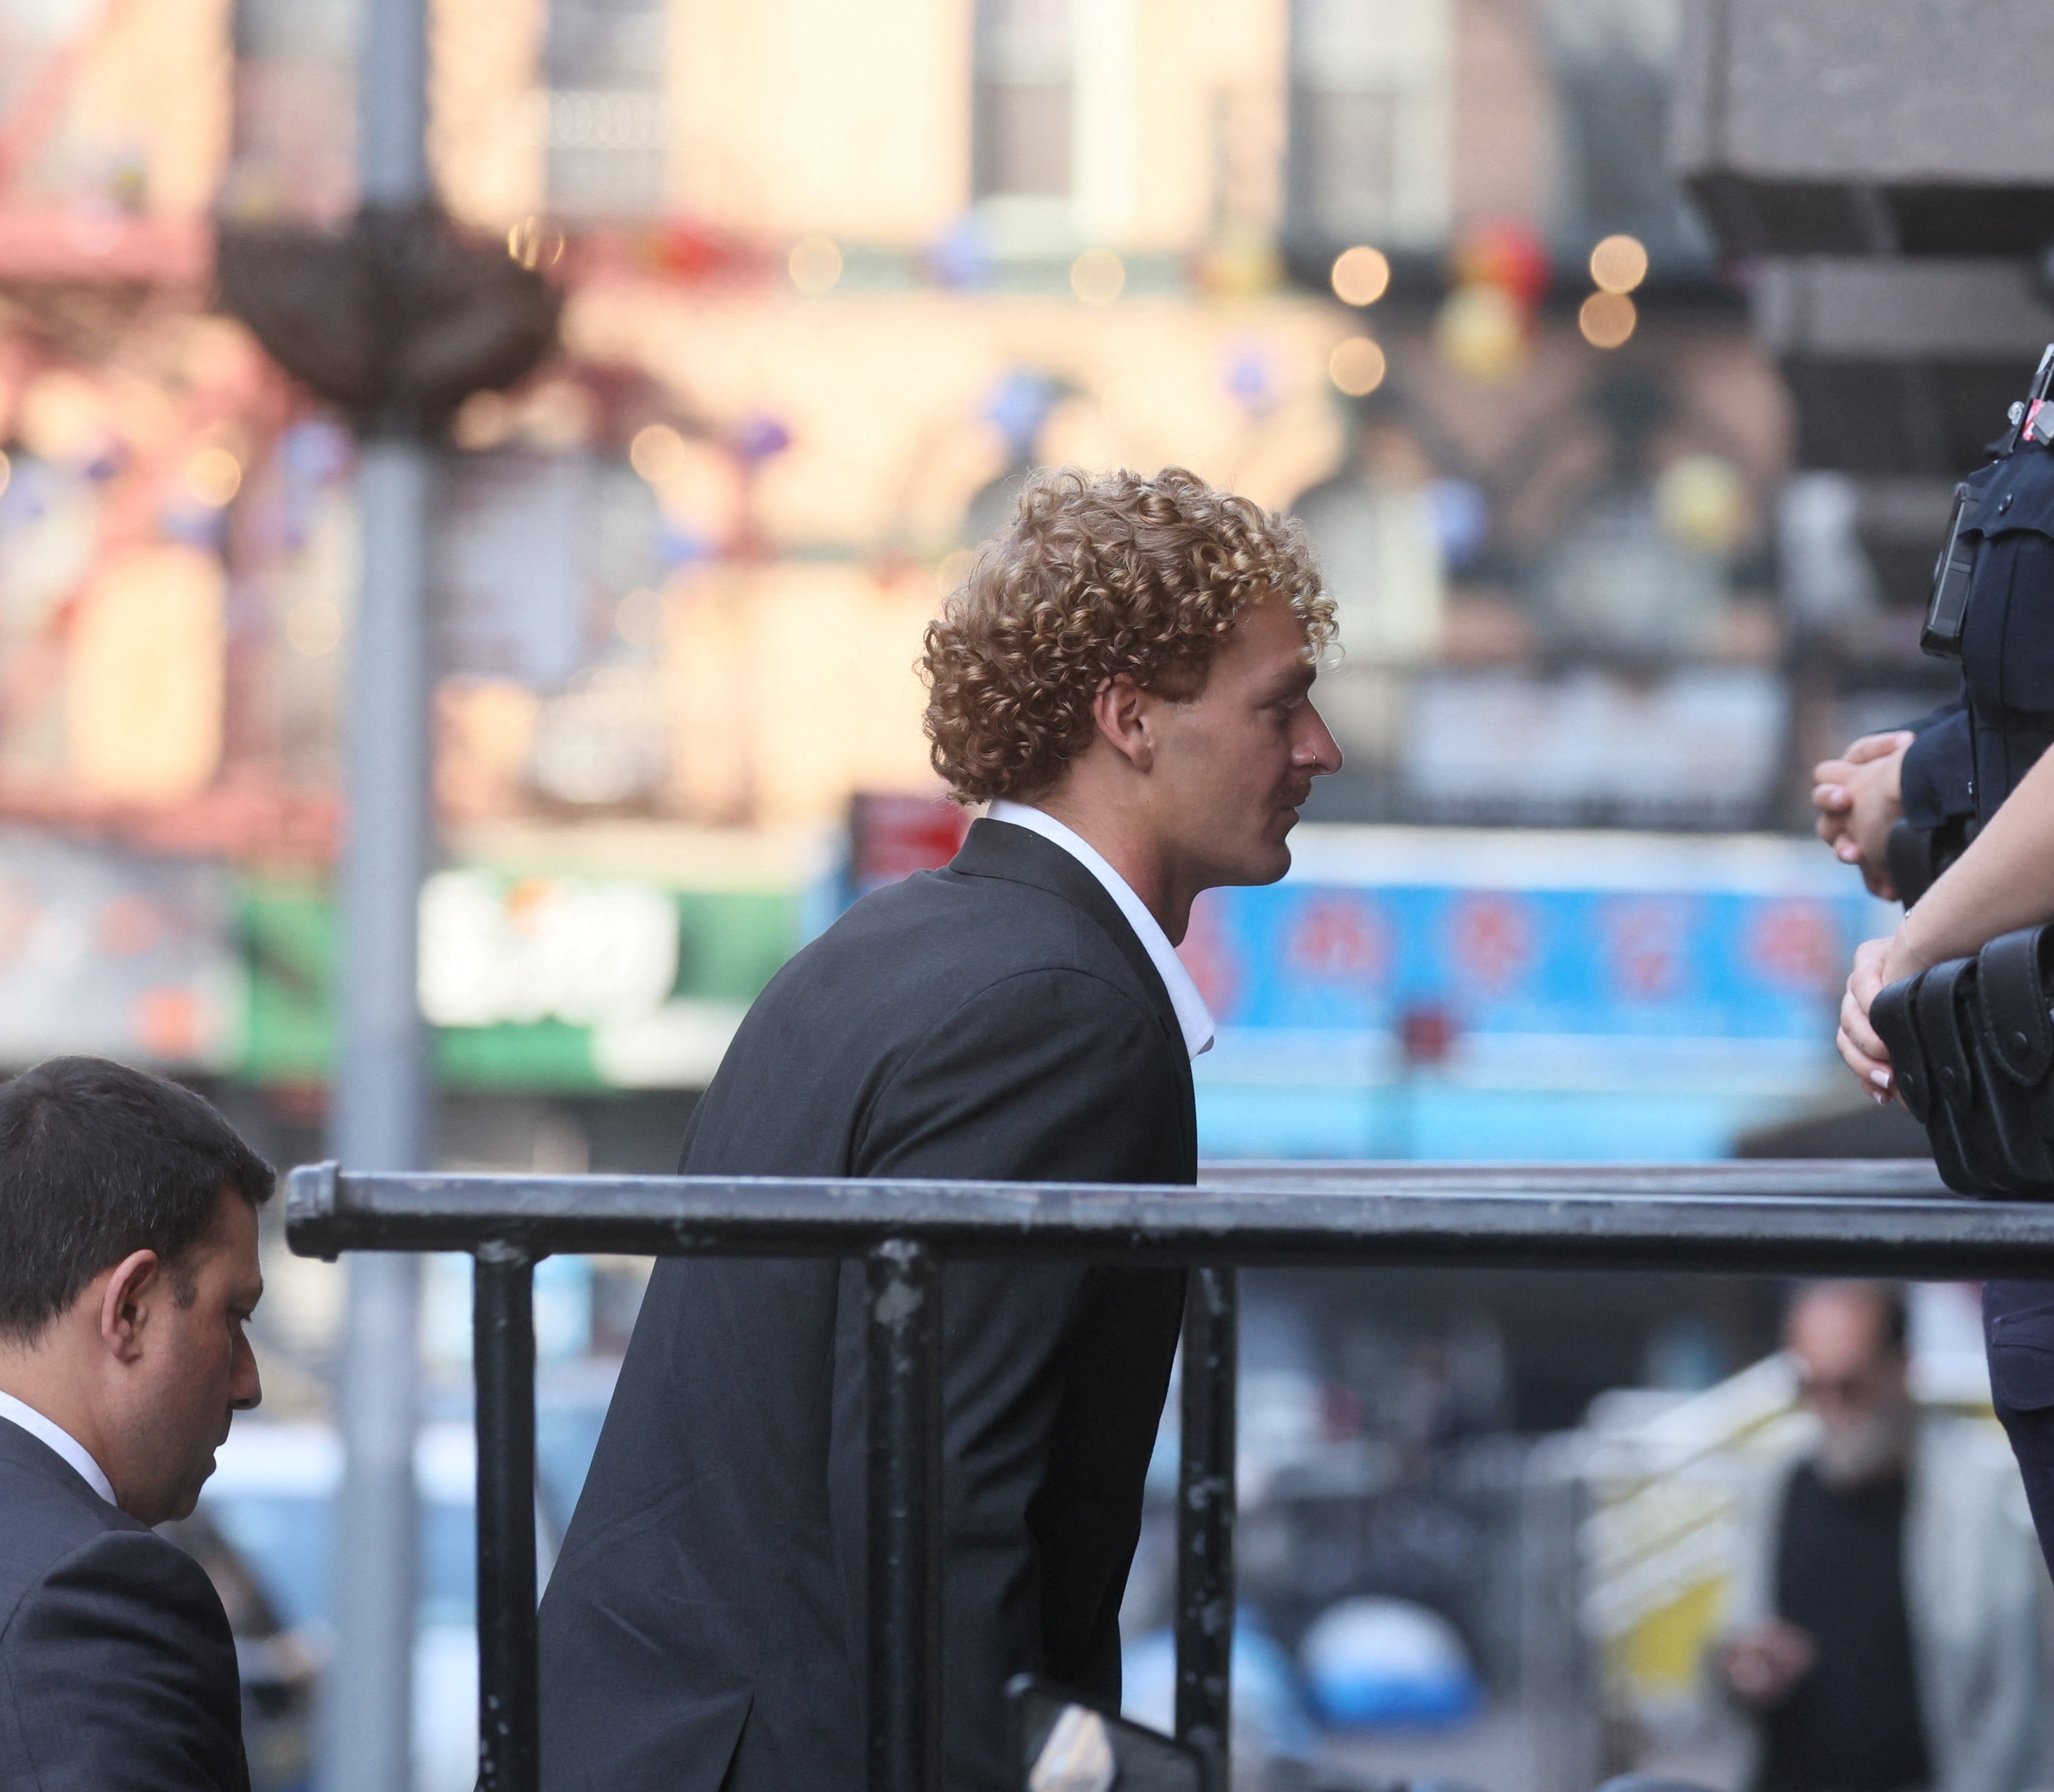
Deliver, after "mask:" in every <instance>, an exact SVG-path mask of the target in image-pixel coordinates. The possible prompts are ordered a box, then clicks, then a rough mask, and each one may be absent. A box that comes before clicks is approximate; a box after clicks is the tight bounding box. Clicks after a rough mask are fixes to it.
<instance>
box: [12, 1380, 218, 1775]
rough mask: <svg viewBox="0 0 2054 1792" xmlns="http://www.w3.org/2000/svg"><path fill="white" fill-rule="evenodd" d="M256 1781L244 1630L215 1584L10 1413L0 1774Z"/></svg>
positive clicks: (183, 1552)
mask: <svg viewBox="0 0 2054 1792" xmlns="http://www.w3.org/2000/svg"><path fill="white" fill-rule="evenodd" d="M249 1785H250V1773H249V1769H248V1767H247V1766H246V1765H245V1764H244V1762H243V1758H242V1687H241V1682H240V1681H239V1680H238V1678H237V1676H236V1672H235V1640H234V1637H231V1636H230V1634H229V1629H228V1619H227V1617H226V1614H224V1613H223V1612H222V1609H221V1600H220V1598H219V1597H218V1595H217V1594H215V1592H214V1586H213V1584H212V1583H211V1582H210V1581H209V1580H208V1579H207V1576H206V1574H204V1573H203V1571H202V1570H201V1569H200V1566H199V1563H197V1562H195V1561H194V1560H193V1558H191V1556H189V1555H187V1554H186V1552H185V1551H184V1550H182V1549H180V1548H179V1546H178V1545H177V1544H175V1543H174V1542H169V1541H167V1539H164V1538H162V1537H159V1535H157V1534H156V1533H155V1531H152V1530H151V1529H150V1528H149V1527H148V1525H145V1524H142V1523H138V1522H137V1521H136V1519H132V1518H131V1517H129V1516H128V1514H127V1513H126V1512H123V1511H117V1510H116V1508H115V1507H112V1506H110V1505H108V1503H107V1502H106V1501H105V1500H104V1499H101V1498H100V1496H99V1495H97V1494H96V1493H95V1492H94V1491H92V1488H91V1487H88V1486H87V1485H86V1484H85V1481H84V1480H81V1478H80V1476H79V1475H78V1473H77V1471H76V1470H74V1469H73V1468H72V1467H71V1465H70V1464H69V1463H67V1462H66V1461H65V1460H64V1459H63V1458H62V1457H61V1456H59V1455H58V1454H57V1452H55V1451H54V1450H53V1449H51V1448H49V1446H48V1445H46V1444H43V1443H42V1442H41V1441H40V1440H38V1439H37V1438H34V1437H32V1436H30V1434H29V1433H28V1432H26V1431H24V1430H22V1428H21V1427H20V1426H19V1425H12V1424H10V1423H9V1422H8V1421H6V1420H4V1419H0V1786H4V1787H6V1789H7V1792H15V1789H16V1788H17V1787H20V1788H22V1789H23V1792H27V1789H29V1788H32V1787H33V1788H34V1789H35V1792H248V1788H249Z"/></svg>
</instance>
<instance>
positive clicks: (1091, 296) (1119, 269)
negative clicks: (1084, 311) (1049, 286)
mask: <svg viewBox="0 0 2054 1792" xmlns="http://www.w3.org/2000/svg"><path fill="white" fill-rule="evenodd" d="M1126 285H1127V265H1126V264H1125V263H1124V262H1123V261H1121V260H1120V258H1119V257H1118V256H1117V255H1116V254H1114V253H1113V252H1112V250H1109V249H1087V250H1085V251H1084V253H1083V254H1081V255H1080V256H1079V257H1077V258H1076V260H1075V261H1072V262H1071V264H1070V290H1071V291H1072V293H1076V296H1077V297H1079V298H1080V299H1081V300H1083V301H1084V303H1085V304H1086V305H1111V304H1112V301H1114V300H1115V299H1116V298H1118V297H1119V295H1120V292H1121V289H1123V288H1124V287H1125V286H1126Z"/></svg>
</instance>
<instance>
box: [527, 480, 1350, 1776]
mask: <svg viewBox="0 0 2054 1792" xmlns="http://www.w3.org/2000/svg"><path fill="white" fill-rule="evenodd" d="M1332 629H1333V607H1332V603H1331V602H1330V601H1329V600H1328V599H1327V597H1326V596H1325V595H1324V593H1323V591H1321V589H1320V578H1319V573H1318V571H1317V569H1316V568H1315V567H1314V566H1313V564H1312V558H1311V556H1310V553H1309V552H1308V548H1307V547H1306V544H1305V540H1304V534H1303V532H1302V531H1301V530H1300V528H1299V526H1298V525H1297V524H1296V523H1295V522H1293V521H1291V520H1290V519H1289V518H1287V517H1280V516H1277V515H1276V514H1275V513H1271V512H1269V511H1265V510H1263V509H1261V508H1259V507H1258V506H1257V505H1253V504H1251V503H1249V501H1247V500H1245V499H1244V498H1238V497H1231V496H1230V495H1228V494H1226V493H1221V492H1216V491H1214V490H1212V489H1210V488H1209V487H1207V486H1206V485H1204V484H1203V483H1202V481H1199V480H1198V479H1195V478H1194V477H1192V476H1191V475H1190V474H1186V473H1181V472H1177V471H1174V470H1173V471H1170V472H1166V473H1163V474H1160V475H1159V476H1158V477H1155V478H1152V479H1142V478H1139V477H1135V475H1133V474H1113V475H1108V476H1106V477H1097V478H1092V477H1086V476H1084V475H1082V474H1076V473H1070V472H1058V473H1053V474H1044V475H1041V476H1038V477H1036V478H1035V479H1033V480H1032V481H1029V484H1028V486H1027V488H1026V489H1025V492H1024V493H1022V494H1021V499H1020V503H1019V508H1018V510H1017V513H1016V515H1015V516H1014V518H1013V522H1012V525H1011V526H1010V527H1009V529H1006V530H1005V532H1002V533H1001V535H1000V536H997V538H996V539H995V540H994V541H992V542H991V543H990V544H989V545H988V546H987V547H986V548H985V550H984V552H982V555H981V556H979V558H978V563H977V564H976V566H975V568H974V570H973V571H972V572H971V573H970V578H969V580H968V582H967V583H966V585H965V586H964V588H963V589H962V591H958V593H957V594H956V595H954V597H953V598H952V599H950V602H949V604H948V606H947V608H946V612H945V614H944V615H942V618H941V619H939V620H938V621H937V622H936V623H935V624H934V625H933V626H932V627H931V628H930V629H929V631H928V634H927V658H926V669H927V678H928V682H929V686H930V688H931V700H930V701H929V704H928V708H927V732H928V734H929V736H930V737H931V741H932V742H933V745H934V754H933V757H934V763H935V768H936V770H937V771H938V772H940V773H941V775H942V777H943V778H944V779H945V780H946V781H947V782H948V784H949V785H950V788H951V789H952V790H953V791H954V793H955V794H956V796H958V798H959V799H960V800H962V801H964V802H986V801H989V802H990V804H991V805H992V807H991V810H990V815H988V817H987V818H986V819H983V820H981V821H978V822H977V823H975V824H974V826H973V827H971V829H970V836H969V839H967V840H966V842H965V843H964V845H963V848H962V851H961V852H960V853H959V854H958V855H957V857H956V859H955V860H954V863H952V864H951V865H950V866H949V867H947V868H946V870H940V871H932V872H923V873H921V874H918V875H916V876H915V877H912V878H908V879H907V881H906V882H903V883H901V884H899V885H897V886H894V887H892V888H891V889H887V890H880V891H879V892H877V893H876V894H874V895H872V896H870V897H868V898H865V899H864V901H863V902H859V903H858V904H856V906H855V907H854V908H853V909H852V910H850V912H849V913H848V914H846V915H844V917H843V918H841V920H840V921H839V922H837V923H836V925H834V926H833V927H832V928H830V929H828V932H827V933H825V934H824V936H823V937H821V938H820V939H819V940H817V941H815V942H814V943H813V945H811V946H809V947H808V948H807V949H805V951H804V952H802V953H800V954H799V955H798V956H797V957H796V958H794V959H793V961H792V962H791V963H790V964H789V965H787V966H786V967H785V969H784V970H783V971H782V972H781V973H779V975H778V976H777V978H776V979H775V980H773V982H772V984H771V985H770V987H769V989H768V990H766V991H765V993H764V995H763V996H762V997H761V999H760V1000H758V1001H757V1004H756V1005H755V1007H754V1008H753V1009H752V1010H751V1011H750V1015H749V1018H748V1019H747V1020H746V1021H745V1022H744V1024H743V1025H742V1030H741V1032H740V1033H739V1034H738V1036H737V1037H736V1039H735V1041H734V1045H733V1046H732V1047H730V1050H729V1051H728V1054H727V1056H726V1060H725V1062H723V1063H722V1066H721V1068H720V1071H719V1074H718V1075H717V1076H716V1077H715V1078H714V1081H713V1084H712V1087H710V1089H709V1090H708V1091H707V1092H706V1096H705V1098H703V1099H702V1102H700V1104H699V1106H698V1109H697V1110H696V1111H695V1113H694V1114H693V1117H692V1122H691V1130H690V1132H689V1134H688V1135H687V1142H686V1145H685V1150H684V1157H683V1165H682V1167H683V1169H684V1170H685V1171H686V1172H687V1173H710V1174H724V1175H785V1176H816V1177H850V1176H857V1177H862V1176H878V1177H990V1178H997V1179H1001V1180H1010V1181H1039V1180H1051V1181H1078V1182H1143V1183H1176V1182H1185V1183H1188V1182H1190V1181H1192V1180H1193V1179H1194V1177H1195V1175H1196V1173H1197V1169H1198V1149H1197V1140H1196V1134H1195V1127H1194V1118H1193V1105H1192V1096H1191V1071H1190V1060H1191V1059H1192V1058H1193V1057H1194V1055H1197V1054H1198V1052H1200V1051H1203V1050H1204V1049H1205V1048H1206V1047H1207V1046H1208V1045H1210V1043H1211V1042H1212V1030H1213V1029H1212V1020H1211V1017H1210V1016H1209V1015H1208V1014H1207V1013H1206V1005H1205V1003H1204V1001H1203V1000H1202V998H1201V996H1199V993H1198V989H1197V988H1196V987H1195V986H1194V984H1193V983H1192V981H1191V979H1190V977H1189V975H1188V974H1187V973H1186V972H1185V970H1184V969H1183V967H1182V965H1181V964H1179V962H1178V959H1177V957H1176V953H1175V950H1174V945H1175V942H1176V941H1178V940H1180V939H1182V937H1183V935H1184V931H1185V929H1186V925H1187V924H1188V922H1189V920H1190V910H1191V902H1192V899H1193V898H1194V897H1195V896H1197V895H1198V893H1199V892H1200V891H1201V890H1206V889H1209V888H1210V887H1212V886H1215V885H1219V884H1237V883H1238V884H1258V883H1272V882H1275V881H1276V880H1277V878H1281V876H1283V874H1284V873H1285V870H1288V869H1289V866H1290V863H1291V854H1290V849H1289V847H1288V846H1287V845H1286V844H1285V837H1286V836H1287V835H1289V832H1290V830H1291V828H1292V827H1293V825H1294V824H1295V823H1296V822H1297V819H1298V808H1299V807H1300V804H1303V803H1304V801H1305V799H1306V797H1307V796H1308V793H1309V792H1310V790H1311V788H1312V780H1313V779H1314V778H1315V777H1316V776H1319V775H1320V774H1321V773H1323V772H1332V771H1334V770H1336V768H1338V767H1339V765H1340V753H1339V751H1338V750H1337V749H1336V747H1335V745H1334V741H1333V737H1332V735H1330V734H1329V733H1328V732H1327V729H1326V726H1325V725H1324V723H1323V722H1322V721H1320V717H1319V716H1318V713H1316V711H1315V710H1314V709H1313V708H1312V701H1311V690H1312V680H1313V678H1314V676H1315V674H1316V667H1317V658H1318V655H1319V653H1320V650H1321V649H1322V648H1324V646H1326V645H1327V644H1328V641H1329V640H1330V639H1331V638H1332ZM863 1291H864V1278H863V1271H862V1267H861V1266H860V1264H845V1265H841V1266H839V1267H837V1266H836V1264H833V1263H791V1262H787V1263H735V1262H726V1261H722V1262H714V1261H710V1260H689V1259H670V1260H666V1261H665V1262H663V1263H662V1264H661V1265H660V1266H659V1267H658V1269H657V1271H656V1272H655V1278H654V1279H653V1280H652V1282H651V1286H650V1291H649V1295H648V1298H647V1302H646V1303H645V1304H644V1306H643V1310H642V1316H641V1320H640V1322H639V1324H638V1325H637V1326H636V1327H635V1338H634V1342H633V1344H632V1346H631V1348H630V1350H629V1351H628V1360H627V1362H626V1364H625V1365H624V1367H623V1370H622V1372H621V1376H620V1384H619V1386H618V1389H617V1390H616V1393H615V1395H614V1399H613V1405H612V1410H611V1412H610V1413H608V1417H607V1422H606V1428H605V1432H604V1435H603V1436H602V1437H601V1438H600V1445H599V1450H598V1453H597V1456H596V1458H595V1460H594V1462H593V1464H592V1472H591V1476H590V1477H589V1479H588V1480H587V1481H586V1483H585V1488H584V1495H583V1497H582V1498H581V1499H580V1502H579V1504H578V1508H577V1511H576V1515H575V1516H574V1518H573V1520H572V1523H571V1527H570V1531H569V1535H568V1536H567V1537H566V1538H565V1543H564V1549H563V1553H562V1554H561V1556H560V1557H559V1558H558V1561H557V1568H556V1571H555V1573H554V1574H553V1575H552V1577H551V1578H550V1582H549V1594H548V1597H546V1598H545V1600H544V1601H543V1604H542V1613H541V1639H542V1662H541V1668H542V1755H543V1762H542V1767H543V1782H544V1784H545V1786H547V1787H549V1789H550V1792H570V1789H572V1788H590V1789H592V1792H600V1789H604V1792H644V1789H647V1792H659V1789H661V1792H814V1789H816V1788H818V1789H822V1792H824V1789H827V1788H830V1787H832V1788H845V1787H854V1786H860V1785H862V1784H863V1782H864V1727H863V1716H862V1713H863V1697H862V1687H863V1680H864V1661H863V1660H862V1639H863V1637H864V1541H863V1540H864V1515H863V1494H864V1472H863V1437H864V1399H865V1390H864V1333H863V1328H862V1306H863ZM1183 1293H1184V1279H1183V1277H1182V1275H1181V1274H1180V1273H1178V1272H1175V1271H1163V1270H1137V1269H1118V1268H1110V1267H1099V1266H1086V1265H1084V1264H1080V1263H1028V1264H1006V1265H996V1264H989V1263H950V1264H949V1265H948V1266H947V1268H946V1272H945V1276H944V1284H943V1299H942V1318H943V1326H944V1337H943V1358H944V1367H943V1373H944V1387H943V1406H944V1415H943V1427H944V1428H943V1442H942V1449H943V1456H944V1467H943V1506H944V1513H943V1526H944V1538H943V1548H944V1551H945V1556H944V1566H943V1594H942V1598H943V1618H942V1625H943V1634H942V1657H943V1661H944V1669H943V1674H944V1695H945V1706H944V1711H943V1732H944V1745H945V1750H946V1776H947V1784H948V1786H949V1787H950V1792H964V1789H966V1788H973V1787H974V1788H977V1789H978V1792H1017V1787H1018V1786H1019V1783H1020V1781H1019V1772H1018V1768H1017V1763H1013V1762H1012V1761H1011V1760H1010V1759H1009V1755H1010V1751H1009V1747H1008V1740H1007V1739H1008V1725H1007V1722H1006V1718H1005V1709H1004V1706H1003V1703H1002V1698H1001V1692H1002V1688H1004V1686H1005V1682H1006V1680H1007V1679H1008V1678H1009V1676H1012V1675H1013V1674H1017V1673H1020V1672H1040V1673H1043V1674H1045V1675H1047V1676H1049V1677H1050V1678H1051V1679H1053V1680H1057V1681H1060V1682H1061V1683H1064V1684H1067V1685H1068V1686H1071V1687H1073V1688H1077V1689H1079V1690H1080V1691H1082V1692H1085V1693H1087V1694H1088V1695H1090V1696H1095V1697H1096V1698H1098V1699H1100V1700H1105V1701H1108V1702H1110V1703H1113V1704H1117V1702H1118V1699H1119V1625H1118V1617H1119V1602H1120V1595H1121V1593H1122V1590H1123V1588H1124V1586H1125V1585H1126V1580H1127V1568H1128V1565H1129V1563H1130V1562H1131V1558H1132V1556H1133V1553H1134V1546H1135V1539H1136V1536H1137V1535H1138V1534H1139V1527H1140V1517H1141V1491H1142V1480H1143V1473H1144V1472H1145V1470H1146V1468H1147V1462H1148V1456H1149V1452H1150V1448H1151V1444H1153V1442H1154V1439H1155V1426H1156V1421H1157V1419H1158V1417H1159V1414H1160V1413H1161V1411H1162V1406H1163V1394H1164V1392H1165V1389H1166V1387H1167V1382H1168V1378H1169V1372H1170V1361H1171V1355H1172V1354H1173V1352H1174V1351H1175V1348H1176V1342H1177V1331H1178V1322H1179V1318H1180V1315H1181V1312H1182V1305H1183Z"/></svg>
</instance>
